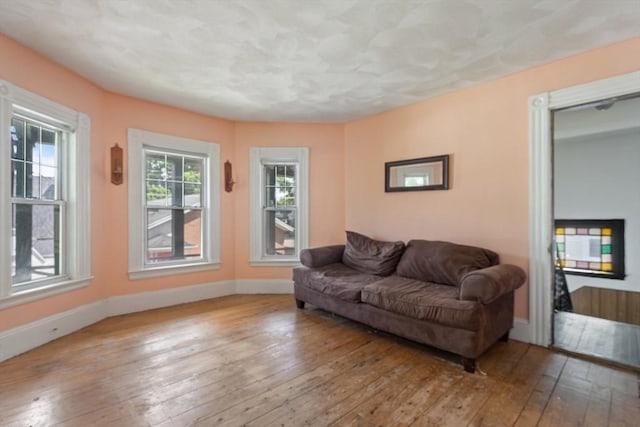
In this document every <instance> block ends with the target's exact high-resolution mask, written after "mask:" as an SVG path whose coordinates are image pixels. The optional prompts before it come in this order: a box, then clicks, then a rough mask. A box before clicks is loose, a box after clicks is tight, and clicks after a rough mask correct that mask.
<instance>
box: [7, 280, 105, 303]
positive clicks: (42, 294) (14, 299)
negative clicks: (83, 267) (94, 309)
mask: <svg viewBox="0 0 640 427" xmlns="http://www.w3.org/2000/svg"><path fill="white" fill-rule="evenodd" d="M91 279H93V277H86V278H82V279H75V280H67V281H65V282H60V283H55V284H51V285H47V286H42V287H40V288H35V289H29V290H25V291H21V292H16V293H14V294H12V295H8V296H6V297H4V298H1V299H0V308H6V307H11V306H14V305H19V304H25V303H28V302H31V301H36V300H39V299H42V298H48V297H51V296H54V295H58V294H61V293H64V292H70V291H73V290H76V289H80V288H84V287H86V286H88V285H89V282H91Z"/></svg>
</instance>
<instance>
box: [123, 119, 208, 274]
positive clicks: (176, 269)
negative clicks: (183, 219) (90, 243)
mask: <svg viewBox="0 0 640 427" xmlns="http://www.w3.org/2000/svg"><path fill="white" fill-rule="evenodd" d="M145 147H149V148H157V149H160V150H166V151H172V152H178V153H179V152H184V153H185V154H186V153H187V152H189V153H197V154H199V155H203V156H205V157H206V160H205V163H206V164H205V171H204V172H205V173H204V175H205V176H204V178H203V183H206V185H205V191H204V194H203V198H204V202H203V204H204V207H205V210H204V215H203V218H202V227H203V236H204V238H203V251H204V254H203V256H204V260H203V261H202V262H199V263H185V264H181V265H158V266H157V267H155V266H154V267H149V266H145V262H144V260H145V253H144V239H145V229H144V220H143V209H142V207H143V204H144V191H143V188H144V180H143V176H142V174H143V172H144V156H143V150H144V148H145ZM128 173H129V277H130V278H131V279H138V278H144V277H157V276H162V275H169V274H178V273H184V272H191V271H201V270H205V269H216V268H219V266H220V145H219V144H217V143H214V142H209V141H199V140H195V139H189V138H182V137H177V136H172V135H165V134H160V133H154V132H148V131H144V130H140V129H129V130H128Z"/></svg>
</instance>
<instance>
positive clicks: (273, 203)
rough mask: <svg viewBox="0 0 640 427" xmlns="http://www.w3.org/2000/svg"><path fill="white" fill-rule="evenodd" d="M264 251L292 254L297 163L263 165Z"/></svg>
mask: <svg viewBox="0 0 640 427" xmlns="http://www.w3.org/2000/svg"><path fill="white" fill-rule="evenodd" d="M264 174H265V175H264V177H265V181H264V182H265V188H264V195H265V208H264V225H265V227H264V231H265V254H266V255H293V254H294V253H295V237H296V223H295V220H296V166H295V165H287V164H276V165H265V166H264Z"/></svg>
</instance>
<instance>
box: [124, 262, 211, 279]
mask: <svg viewBox="0 0 640 427" xmlns="http://www.w3.org/2000/svg"><path fill="white" fill-rule="evenodd" d="M219 268H220V262H207V263H201V264H189V265H177V266H176V265H168V266H162V267H153V268H145V269H144V270H136V271H130V272H129V279H131V280H137V279H147V278H151V277H160V276H171V275H174V274H184V273H194V272H197V271H206V270H218V269H219Z"/></svg>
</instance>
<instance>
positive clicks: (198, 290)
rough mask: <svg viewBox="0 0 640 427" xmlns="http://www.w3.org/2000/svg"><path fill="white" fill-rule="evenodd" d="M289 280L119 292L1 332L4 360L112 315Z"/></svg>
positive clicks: (264, 290) (284, 284) (288, 286)
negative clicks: (134, 292) (124, 293)
mask: <svg viewBox="0 0 640 427" xmlns="http://www.w3.org/2000/svg"><path fill="white" fill-rule="evenodd" d="M292 293H293V281H291V280H287V279H247V280H224V281H221V282H212V283H204V284H200V285H193V286H181V287H176V288H170V289H161V290H158V291H149V292H140V293H137V294H130V295H117V296H112V297H108V298H105V299H103V300H100V301H96V302H94V303H91V304H87V305H83V306H81V307H76V308H74V309H72V310H69V311H65V312H63V313H58V314H55V315H53V316H49V317H45V318H43V319H39V320H36V321H35V322H31V323H27V324H25V325H21V326H18V327H16V328H13V329H9V330H7V331H4V332H0V362H2V361H3V360H7V359H9V358H11V357H14V356H17V355H19V354H21V353H24V352H26V351H29V350H31V349H33V348H36V347H39V346H41V345H43V344H46V343H48V342H49V341H53V340H54V339H56V338H60V337H62V336H65V335H68V334H70V333H72V332H75V331H77V330H80V329H82V328H84V327H85V326H89V325H91V324H93V323H96V322H99V321H100V320H102V319H105V318H107V317H111V316H118V315H121V314H127V313H136V312H138V311H145V310H153V309H155V308H161V307H168V306H172V305H177V304H184V303H188V302H195V301H202V300H206V299H211V298H218V297H223V296H227V295H234V294H292Z"/></svg>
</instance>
